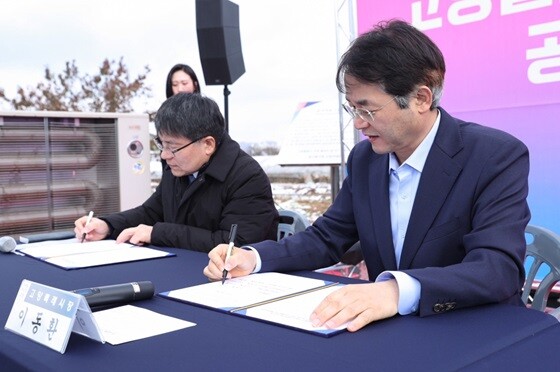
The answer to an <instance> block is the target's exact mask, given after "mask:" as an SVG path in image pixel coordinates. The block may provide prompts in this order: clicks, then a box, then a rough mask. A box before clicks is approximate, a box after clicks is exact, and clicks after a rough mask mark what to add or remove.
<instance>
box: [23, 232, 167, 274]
mask: <svg viewBox="0 0 560 372" xmlns="http://www.w3.org/2000/svg"><path fill="white" fill-rule="evenodd" d="M17 251H18V252H20V253H23V254H24V255H27V256H31V257H34V258H36V259H39V260H41V261H44V262H47V263H50V264H53V265H55V266H59V267H61V268H63V269H67V270H70V269H80V268H84V267H92V266H101V265H109V264H114V263H121V262H130V261H139V260H148V259H152V258H160V257H167V256H173V254H171V253H168V252H164V251H160V250H157V249H152V248H147V247H139V246H135V245H132V244H128V243H119V244H117V243H116V241H115V240H99V241H93V242H85V243H80V242H79V241H78V240H77V239H68V240H63V241H47V242H38V243H30V244H22V245H18V248H17Z"/></svg>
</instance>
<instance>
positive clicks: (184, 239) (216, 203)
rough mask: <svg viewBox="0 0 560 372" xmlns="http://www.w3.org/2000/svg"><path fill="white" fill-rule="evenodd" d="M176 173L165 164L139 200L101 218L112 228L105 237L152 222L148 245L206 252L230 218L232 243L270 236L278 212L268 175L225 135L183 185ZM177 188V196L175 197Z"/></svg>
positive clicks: (225, 233)
mask: <svg viewBox="0 0 560 372" xmlns="http://www.w3.org/2000/svg"><path fill="white" fill-rule="evenodd" d="M181 178H183V180H182V179H181ZM181 178H178V177H175V176H173V174H172V173H171V170H170V168H169V167H166V169H164V171H163V175H162V180H161V182H160V184H159V185H158V187H157V188H156V191H155V192H154V193H153V194H152V195H151V196H150V198H149V199H148V200H146V201H145V202H144V204H142V205H141V206H139V207H136V208H133V209H130V210H127V211H124V212H121V213H116V214H112V215H109V216H106V217H104V218H103V219H104V220H105V221H106V222H108V223H109V225H110V226H111V227H112V228H113V229H114V230H113V231H112V233H111V236H110V237H112V238H116V237H117V236H118V234H120V233H121V231H122V230H124V229H126V228H128V227H135V226H138V225H139V224H145V225H150V226H153V227H154V228H153V230H152V235H151V243H152V244H154V245H158V246H165V247H178V248H187V249H190V250H196V251H204V252H209V251H210V250H211V249H212V248H214V247H215V246H216V245H217V244H220V243H227V242H228V237H229V230H230V227H231V224H232V223H236V224H238V229H237V238H236V244H238V245H242V244H249V243H254V242H258V241H261V240H264V239H275V238H276V233H277V229H278V211H277V210H276V207H275V206H274V201H273V198H272V190H271V187H270V181H269V179H268V176H267V175H266V173H265V172H264V171H263V169H262V168H261V166H260V165H259V164H258V163H257V162H256V161H255V160H254V159H253V158H252V157H251V156H249V155H247V154H246V153H245V152H244V151H243V150H241V149H240V147H239V145H238V144H237V142H235V141H233V140H232V139H231V138H230V137H229V136H228V135H227V134H226V135H225V136H224V138H223V140H222V143H221V144H220V146H219V147H218V149H217V151H216V152H215V153H214V155H213V156H212V159H211V160H210V162H209V163H208V165H207V166H206V167H205V168H204V169H203V170H201V171H200V173H199V174H198V177H197V178H196V180H195V181H194V182H193V183H192V184H190V185H189V186H188V187H187V188H186V190H185V186H181V184H180V183H181V182H183V181H186V178H187V176H185V177H181ZM179 192H183V193H182V195H179V196H176V194H178V193H179ZM177 200H180V201H179V202H177Z"/></svg>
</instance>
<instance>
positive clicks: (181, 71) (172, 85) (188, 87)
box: [160, 63, 200, 171]
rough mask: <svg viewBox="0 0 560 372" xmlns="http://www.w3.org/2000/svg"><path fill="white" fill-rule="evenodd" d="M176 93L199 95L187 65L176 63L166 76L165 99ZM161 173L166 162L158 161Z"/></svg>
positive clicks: (197, 85) (198, 87) (191, 71)
mask: <svg viewBox="0 0 560 372" xmlns="http://www.w3.org/2000/svg"><path fill="white" fill-rule="evenodd" d="M177 93H200V84H199V83H198V78H197V77H196V74H195V73H194V70H193V69H192V68H191V66H189V65H185V64H182V63H177V64H176V65H175V66H173V67H171V70H169V73H168V74H167V81H166V83H165V95H166V98H169V97H171V96H174V95H175V94H177ZM160 161H161V167H162V171H163V170H164V169H165V166H166V164H167V162H166V161H165V160H164V159H160Z"/></svg>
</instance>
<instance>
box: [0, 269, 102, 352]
mask: <svg viewBox="0 0 560 372" xmlns="http://www.w3.org/2000/svg"><path fill="white" fill-rule="evenodd" d="M4 328H5V329H7V330H9V331H12V332H14V333H16V334H19V335H21V336H24V337H26V338H28V339H30V340H33V341H35V342H37V343H39V344H42V345H44V346H46V347H48V348H50V349H53V350H56V351H58V352H59V353H61V354H64V352H65V351H66V346H67V345H68V339H69V338H70V334H71V333H72V332H76V333H79V334H81V335H83V336H86V337H89V338H91V339H94V340H96V341H99V342H102V343H105V340H104V339H103V336H102V335H101V331H100V330H99V327H98V326H97V323H96V322H95V318H94V317H93V314H92V312H91V309H90V308H89V305H88V303H87V301H86V299H85V297H84V296H82V295H80V294H77V293H73V292H69V291H64V290H61V289H57V288H53V287H49V286H46V285H43V284H39V283H35V282H32V281H29V280H26V279H24V280H23V281H22V282H21V285H20V287H19V291H18V293H17V296H16V299H15V301H14V305H13V306H12V310H11V311H10V315H9V316H8V320H7V322H6V325H5V327H4Z"/></svg>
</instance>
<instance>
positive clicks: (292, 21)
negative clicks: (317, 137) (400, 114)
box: [0, 0, 337, 142]
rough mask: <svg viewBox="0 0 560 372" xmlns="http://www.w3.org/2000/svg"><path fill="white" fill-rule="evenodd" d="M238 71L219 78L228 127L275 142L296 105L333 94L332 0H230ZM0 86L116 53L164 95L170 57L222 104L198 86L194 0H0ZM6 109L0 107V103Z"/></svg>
mask: <svg viewBox="0 0 560 372" xmlns="http://www.w3.org/2000/svg"><path fill="white" fill-rule="evenodd" d="M233 2H234V3H236V4H238V5H239V13H240V33H241V44H242V49H243V59H244V62H245V69H246V72H245V74H244V75H243V76H241V77H240V78H239V79H238V80H237V81H236V82H235V83H234V84H232V85H230V86H229V90H230V91H231V95H230V96H229V121H230V133H231V134H232V136H233V137H234V138H235V139H237V140H239V141H248V142H253V141H266V140H276V141H278V140H279V139H280V138H281V137H282V135H283V133H282V129H283V128H285V126H286V125H287V124H288V123H289V122H290V120H291V118H292V116H293V114H294V112H295V110H296V108H297V105H298V103H300V102H305V101H322V100H328V99H336V97H337V91H336V87H335V83H334V81H335V73H336V63H337V50H336V22H335V6H334V0H282V1H279V0H234V1H233ZM0 35H1V37H0V55H1V57H0V87H2V88H4V89H5V91H6V95H7V96H8V97H13V96H14V95H15V91H16V88H17V87H18V86H22V87H24V88H26V87H34V86H35V85H36V84H37V82H39V81H41V80H42V79H43V72H44V69H45V67H46V66H48V67H49V68H50V69H51V70H52V71H54V72H60V71H62V69H63V67H64V63H65V62H66V61H71V60H75V61H76V65H77V66H78V68H79V69H80V71H81V72H82V73H88V74H94V73H96V72H97V68H98V67H99V65H100V64H101V62H102V61H103V59H105V58H109V59H114V60H118V59H119V58H120V57H123V58H124V62H125V64H126V65H127V66H128V67H129V70H130V72H131V75H132V76H135V75H137V74H139V73H141V72H143V66H145V65H148V66H149V67H150V69H151V72H150V73H149V75H148V85H149V86H151V88H152V93H153V97H152V98H150V99H149V100H148V101H146V102H136V104H135V108H136V110H137V111H138V112H144V111H146V110H156V109H157V108H158V107H159V105H160V104H161V103H162V102H163V101H164V100H165V78H166V76H167V73H168V71H169V69H170V68H171V67H172V66H173V65H174V64H176V63H186V64H189V65H191V66H192V67H193V68H194V70H195V71H196V72H197V75H198V77H199V79H200V80H202V92H203V94H205V95H207V96H209V97H212V98H213V99H214V100H216V101H217V103H218V104H219V105H220V107H222V108H223V101H224V97H223V86H208V87H207V86H206V85H205V84H204V76H203V72H202V66H201V63H200V56H199V52H198V41H197V33H196V16H195V0H165V1H153V0H96V1H80V0H51V1H45V0H0ZM6 108H7V107H6V106H5V105H4V106H0V109H6Z"/></svg>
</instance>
